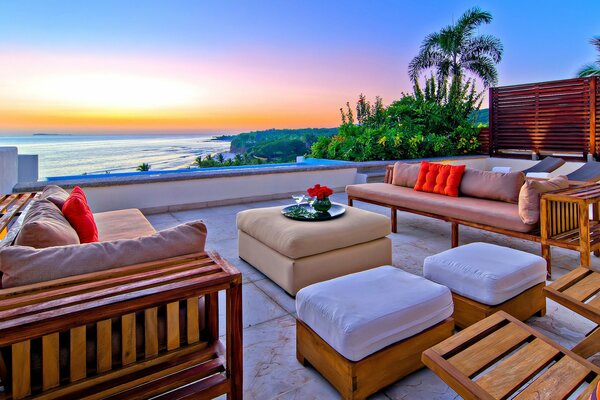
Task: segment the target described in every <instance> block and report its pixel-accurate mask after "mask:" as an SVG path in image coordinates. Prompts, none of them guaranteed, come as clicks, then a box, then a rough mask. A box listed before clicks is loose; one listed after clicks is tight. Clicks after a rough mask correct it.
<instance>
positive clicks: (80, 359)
mask: <svg viewBox="0 0 600 400" xmlns="http://www.w3.org/2000/svg"><path fill="white" fill-rule="evenodd" d="M86 352H87V343H86V327H85V325H84V326H78V327H77V328H73V329H71V330H70V347H69V371H70V380H71V382H77V381H78V380H80V379H83V378H85V377H86V376H87V366H86Z"/></svg>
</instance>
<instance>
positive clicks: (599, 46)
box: [590, 36, 600, 51]
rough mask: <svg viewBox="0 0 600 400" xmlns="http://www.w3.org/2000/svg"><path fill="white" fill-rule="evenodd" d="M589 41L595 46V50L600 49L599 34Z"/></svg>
mask: <svg viewBox="0 0 600 400" xmlns="http://www.w3.org/2000/svg"><path fill="white" fill-rule="evenodd" d="M590 43H591V44H592V45H593V46H595V47H596V50H598V51H600V36H596V37H594V38H592V40H590Z"/></svg>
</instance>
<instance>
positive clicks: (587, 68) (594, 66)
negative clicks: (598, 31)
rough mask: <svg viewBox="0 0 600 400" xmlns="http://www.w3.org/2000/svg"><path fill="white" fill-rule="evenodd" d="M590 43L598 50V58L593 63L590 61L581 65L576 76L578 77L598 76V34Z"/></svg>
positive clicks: (599, 49) (599, 44)
mask: <svg viewBox="0 0 600 400" xmlns="http://www.w3.org/2000/svg"><path fill="white" fill-rule="evenodd" d="M590 43H591V44H592V45H594V46H595V47H596V50H597V51H598V58H597V59H596V62H595V63H590V64H587V65H584V66H583V67H581V69H580V70H579V72H578V73H577V76H579V77H580V78H585V77H587V76H600V36H596V37H595V38H593V39H592V40H590Z"/></svg>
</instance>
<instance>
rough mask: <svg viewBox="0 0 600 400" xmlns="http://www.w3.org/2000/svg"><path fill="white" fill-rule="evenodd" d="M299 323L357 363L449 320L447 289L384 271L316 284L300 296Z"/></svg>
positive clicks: (405, 274) (395, 270)
mask: <svg viewBox="0 0 600 400" xmlns="http://www.w3.org/2000/svg"><path fill="white" fill-rule="evenodd" d="M296 311H297V313H298V318H299V319H300V320H302V321H303V322H304V323H305V324H307V325H308V326H309V327H310V328H311V329H312V330H313V331H315V332H316V333H317V335H319V336H320V337H321V338H322V339H323V340H325V341H326V342H327V343H329V345H330V346H331V347H333V348H334V349H335V350H336V351H337V352H338V353H340V354H341V355H343V356H344V357H346V358H347V359H349V360H352V361H358V360H360V359H363V358H365V357H366V356H368V355H370V354H373V353H375V352H376V351H378V350H381V349H383V348H384V347H386V346H389V345H391V344H393V343H396V342H399V341H401V340H403V339H406V338H408V337H411V336H414V335H416V334H417V333H420V332H422V331H424V330H425V329H427V328H430V327H432V326H433V325H435V324H437V323H439V322H442V321H443V320H445V319H446V318H448V317H450V316H451V315H452V313H453V311H454V307H453V304H452V294H451V293H450V290H448V288H446V287H444V286H441V285H438V284H437V283H434V282H431V281H428V280H426V279H424V278H422V277H420V276H416V275H412V274H409V273H408V272H404V271H402V270H401V269H398V268H395V267H391V266H383V267H378V268H374V269H371V270H368V271H362V272H357V273H355V274H350V275H346V276H342V277H339V278H335V279H331V280H329V281H325V282H320V283H315V284H314V285H311V286H307V287H305V288H304V289H301V290H300V291H299V292H298V294H297V295H296Z"/></svg>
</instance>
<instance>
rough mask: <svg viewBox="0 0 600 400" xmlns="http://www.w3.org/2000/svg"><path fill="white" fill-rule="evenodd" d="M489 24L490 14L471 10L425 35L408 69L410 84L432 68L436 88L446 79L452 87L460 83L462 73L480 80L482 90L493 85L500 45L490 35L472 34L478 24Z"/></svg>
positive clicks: (500, 55) (496, 81) (500, 50)
mask: <svg viewBox="0 0 600 400" xmlns="http://www.w3.org/2000/svg"><path fill="white" fill-rule="evenodd" d="M491 21H492V14H490V13H489V12H487V11H483V10H481V9H480V8H478V7H474V8H471V9H469V10H467V11H466V12H465V13H464V14H463V15H462V16H461V17H460V18H459V19H458V21H456V23H454V24H452V25H449V26H446V27H445V28H442V30H440V31H439V32H436V33H432V34H430V35H428V36H427V37H426V38H425V40H423V43H422V44H421V49H420V50H419V54H418V55H417V56H416V57H415V58H413V59H412V61H411V62H410V64H409V66H408V72H409V74H410V78H411V80H412V81H413V83H415V84H417V81H418V79H419V75H420V74H421V73H422V72H423V71H425V70H427V69H429V68H435V70H436V77H437V81H438V85H441V84H442V83H443V82H444V81H445V80H446V79H447V78H448V77H451V78H452V84H456V83H460V82H461V81H462V78H463V74H464V73H465V72H469V73H471V74H473V75H475V76H476V77H478V78H480V79H481V80H482V81H483V85H484V87H490V86H493V85H496V84H497V83H498V71H497V70H496V64H498V63H499V62H500V60H502V52H503V50H504V48H503V46H502V43H501V42H500V40H499V39H498V38H496V37H495V36H492V35H475V33H476V29H477V28H478V27H479V25H481V24H484V23H485V24H489V23H490V22H491Z"/></svg>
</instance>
